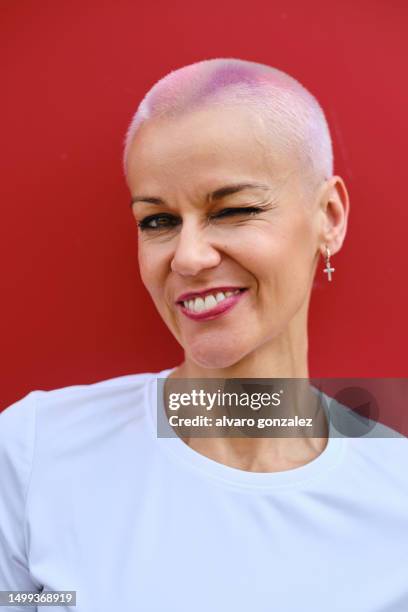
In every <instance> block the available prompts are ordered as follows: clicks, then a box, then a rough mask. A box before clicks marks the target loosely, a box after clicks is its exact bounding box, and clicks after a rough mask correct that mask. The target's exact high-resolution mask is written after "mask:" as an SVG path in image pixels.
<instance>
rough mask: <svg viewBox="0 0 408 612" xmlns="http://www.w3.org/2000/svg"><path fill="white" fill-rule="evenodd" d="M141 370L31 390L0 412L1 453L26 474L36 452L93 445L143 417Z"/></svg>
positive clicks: (149, 376) (143, 378) (148, 375)
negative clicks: (70, 445)
mask: <svg viewBox="0 0 408 612" xmlns="http://www.w3.org/2000/svg"><path fill="white" fill-rule="evenodd" d="M154 376H155V374H154V373H151V372H145V373H140V374H130V375H126V376H119V377H116V378H110V379H106V380H102V381H98V382H96V383H91V384H82V385H71V386H67V387H61V388H57V389H52V390H49V391H44V390H34V391H31V392H30V393H28V394H27V395H26V396H24V397H23V398H21V399H19V400H17V401H16V402H15V403H13V404H12V405H10V406H8V407H7V408H5V409H4V410H3V411H2V412H1V413H0V455H1V454H3V458H4V455H5V454H7V455H10V457H11V456H12V458H13V461H14V462H16V461H17V462H19V463H20V464H21V465H23V463H24V465H25V466H26V470H27V471H28V470H29V462H30V458H31V459H32V455H33V454H34V452H36V451H37V450H38V449H39V448H41V447H44V448H48V449H51V448H53V447H54V449H55V448H56V447H57V446H58V448H59V449H62V448H63V447H64V445H67V444H68V440H69V439H71V440H74V439H76V440H78V439H79V438H81V439H82V440H83V441H84V442H85V441H86V439H88V440H89V441H92V440H91V439H92V437H93V438H95V437H101V436H103V435H104V434H106V433H107V432H108V431H109V430H110V429H115V428H116V429H118V428H119V429H120V428H121V427H124V426H125V425H126V423H128V422H130V421H134V422H137V421H138V420H141V419H143V418H144V414H145V404H146V400H145V394H146V391H145V387H146V385H147V383H148V382H149V380H151V379H152V378H154Z"/></svg>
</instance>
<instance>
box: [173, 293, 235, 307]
mask: <svg viewBox="0 0 408 612" xmlns="http://www.w3.org/2000/svg"><path fill="white" fill-rule="evenodd" d="M237 293H239V289H236V290H235V291H226V292H225V293H224V292H223V291H219V292H218V293H216V294H215V295H213V294H211V295H206V296H205V298H204V299H203V298H201V297H197V298H195V299H192V300H188V301H186V302H183V304H184V307H185V308H187V309H188V310H191V311H192V312H203V310H210V309H211V308H214V306H216V305H217V304H218V303H219V302H222V300H225V299H226V298H228V297H230V296H231V295H236V294H237Z"/></svg>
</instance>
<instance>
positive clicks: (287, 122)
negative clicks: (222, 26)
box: [123, 58, 333, 179]
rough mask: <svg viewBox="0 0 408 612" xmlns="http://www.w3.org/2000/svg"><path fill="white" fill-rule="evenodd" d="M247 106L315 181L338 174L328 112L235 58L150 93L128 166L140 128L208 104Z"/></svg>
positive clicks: (203, 66) (190, 69) (285, 82)
mask: <svg viewBox="0 0 408 612" xmlns="http://www.w3.org/2000/svg"><path fill="white" fill-rule="evenodd" d="M236 105H243V106H244V107H245V108H246V109H248V110H249V111H252V112H255V113H256V115H257V116H258V117H260V118H261V119H262V120H263V124H264V126H265V129H266V130H267V131H268V132H269V134H270V136H271V137H272V140H271V142H272V143H274V145H276V146H280V147H283V148H284V150H285V151H289V150H290V151H291V152H292V153H295V154H296V156H297V157H298V158H299V160H300V161H301V162H302V163H304V164H306V166H307V168H308V169H310V170H312V172H313V173H314V175H315V177H316V179H324V178H329V177H330V176H331V175H332V174H333V149H332V141H331V137H330V131H329V127H328V124H327V121H326V118H325V115H324V112H323V110H322V108H321V106H320V104H319V103H318V101H317V100H316V98H315V97H314V96H313V95H312V94H311V93H310V92H309V91H308V90H307V89H306V88H305V87H304V86H303V85H301V83H299V81H297V80H296V79H294V78H293V77H291V76H290V75H288V74H286V73H285V72H283V71H281V70H278V69H277V68H272V67H271V66H268V65H266V64H260V63H257V62H250V61H245V60H240V59H234V58H216V59H209V60H203V61H200V62H196V63H194V64H190V65H188V66H184V67H182V68H179V69H177V70H173V71H172V72H170V73H169V74H167V75H166V76H164V77H163V78H161V79H160V80H159V81H157V82H156V83H155V84H154V85H153V87H152V88H151V89H150V90H149V91H148V92H147V93H146V95H145V97H144V98H143V100H142V101H141V102H140V104H139V107H138V109H137V111H136V113H135V114H134V116H133V118H132V120H131V122H130V125H129V128H128V130H127V133H126V137H125V142H124V157H123V165H124V170H125V175H126V160H127V156H128V152H129V147H130V145H131V143H132V141H133V138H134V136H135V134H136V132H137V129H138V127H139V126H140V125H141V124H142V123H144V122H145V121H149V120H150V119H154V118H155V117H169V118H173V117H174V118H175V117H177V116H179V115H182V114H184V113H188V112H191V111H193V110H195V109H198V108H202V107H209V106H222V107H226V106H236Z"/></svg>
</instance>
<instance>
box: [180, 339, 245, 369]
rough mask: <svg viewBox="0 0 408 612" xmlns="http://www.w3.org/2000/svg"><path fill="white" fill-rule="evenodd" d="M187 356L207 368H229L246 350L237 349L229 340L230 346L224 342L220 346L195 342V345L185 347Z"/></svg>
mask: <svg viewBox="0 0 408 612" xmlns="http://www.w3.org/2000/svg"><path fill="white" fill-rule="evenodd" d="M185 348H186V353H187V354H188V356H189V358H190V359H191V360H192V361H194V363H196V364H197V365H198V366H201V367H202V368H209V369H222V368H229V367H231V366H233V365H234V364H235V363H237V362H238V361H240V360H241V359H242V358H243V357H244V356H245V354H246V351H243V350H238V347H237V344H236V343H235V346H234V343H233V342H231V345H230V346H225V344H224V345H223V346H222V348H221V347H220V345H219V344H218V343H211V345H209V344H207V343H197V344H196V345H193V346H189V347H185Z"/></svg>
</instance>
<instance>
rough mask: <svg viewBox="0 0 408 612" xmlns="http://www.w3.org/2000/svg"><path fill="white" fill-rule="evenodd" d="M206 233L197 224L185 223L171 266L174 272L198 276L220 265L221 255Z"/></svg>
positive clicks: (178, 238)
mask: <svg viewBox="0 0 408 612" xmlns="http://www.w3.org/2000/svg"><path fill="white" fill-rule="evenodd" d="M205 233H206V232H205V228H201V227H198V225H197V224H194V225H193V224H192V223H191V224H186V223H183V227H182V229H181V230H180V232H179V234H178V237H177V242H176V247H175V252H174V255H173V259H172V261H171V265H170V267H171V269H172V271H173V272H177V273H178V274H181V275H182V276H196V275H197V274H199V273H200V272H202V271H203V270H206V269H209V268H214V267H215V266H217V265H218V264H219V263H220V260H221V255H220V253H219V252H218V250H217V249H216V248H215V247H214V246H213V245H212V244H211V242H210V241H209V239H208V236H207V237H206V235H205Z"/></svg>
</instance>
